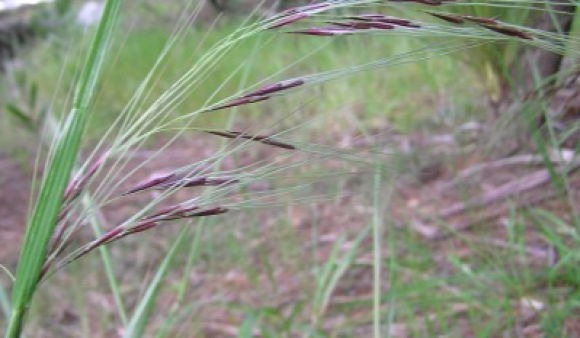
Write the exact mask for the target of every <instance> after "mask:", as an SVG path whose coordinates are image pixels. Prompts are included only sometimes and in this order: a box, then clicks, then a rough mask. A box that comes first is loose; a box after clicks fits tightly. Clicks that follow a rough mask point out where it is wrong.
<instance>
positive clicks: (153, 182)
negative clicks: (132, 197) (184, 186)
mask: <svg viewBox="0 0 580 338" xmlns="http://www.w3.org/2000/svg"><path fill="white" fill-rule="evenodd" d="M175 176H176V175H175V173H169V174H166V175H162V176H158V177H154V178H152V179H150V180H147V181H145V182H142V183H139V184H137V186H135V187H134V188H133V189H131V190H129V191H127V192H126V193H124V194H123V196H125V195H129V194H133V193H136V192H139V191H143V190H147V189H150V188H153V187H156V186H159V185H160V184H163V183H165V182H167V181H169V180H171V179H173V178H175Z"/></svg>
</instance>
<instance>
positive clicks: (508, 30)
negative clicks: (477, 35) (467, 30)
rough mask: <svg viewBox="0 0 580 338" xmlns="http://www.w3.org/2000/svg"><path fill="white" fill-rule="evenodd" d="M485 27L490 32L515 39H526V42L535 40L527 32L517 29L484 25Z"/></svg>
mask: <svg viewBox="0 0 580 338" xmlns="http://www.w3.org/2000/svg"><path fill="white" fill-rule="evenodd" d="M483 26H484V27H485V28H487V29H489V30H492V31H494V32H496V33H500V34H503V35H507V36H513V37H516V38H520V39H525V40H533V37H532V36H531V35H529V34H527V33H525V32H522V31H520V30H517V29H515V28H511V27H500V26H494V25H483Z"/></svg>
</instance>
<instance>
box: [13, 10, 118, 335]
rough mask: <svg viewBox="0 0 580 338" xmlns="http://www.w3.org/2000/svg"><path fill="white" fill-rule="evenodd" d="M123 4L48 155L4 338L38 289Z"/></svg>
mask: <svg viewBox="0 0 580 338" xmlns="http://www.w3.org/2000/svg"><path fill="white" fill-rule="evenodd" d="M120 3H121V0H108V1H107V3H106V5H105V9H104V11H103V16H102V19H101V22H100V24H99V27H98V29H97V32H96V33H95V37H94V39H93V43H92V45H91V49H90V51H89V53H88V58H87V62H86V67H85V69H84V71H83V74H82V76H81V78H80V81H79V83H78V86H77V91H76V93H75V97H74V102H73V109H72V110H71V112H70V114H69V116H68V117H67V119H66V121H65V123H64V126H63V129H62V134H61V135H62V136H61V138H60V139H59V140H58V143H57V145H56V147H55V151H54V153H53V156H52V157H51V158H50V159H49V161H50V162H49V165H48V169H47V172H46V174H45V176H44V179H43V182H42V185H41V187H40V192H39V197H38V200H37V202H36V205H35V208H34V211H33V213H32V217H31V218H30V221H29V223H28V226H27V228H26V234H25V237H24V244H23V246H22V252H21V254H20V259H19V263H18V270H17V272H16V281H15V284H14V290H13V293H12V299H13V301H12V303H13V309H12V316H11V318H10V321H9V325H8V329H7V331H6V338H19V337H20V336H21V333H22V329H23V324H24V318H25V316H26V313H27V311H28V308H29V307H30V303H31V301H32V297H33V295H34V293H35V292H36V289H37V287H38V283H39V277H40V274H41V271H42V268H43V265H44V261H45V259H46V254H47V249H48V244H49V242H50V239H51V237H52V234H53V232H54V228H55V226H56V220H57V217H58V214H59V212H60V210H61V208H62V196H64V191H65V189H66V186H67V185H68V182H69V180H70V176H71V172H72V170H73V167H74V165H75V162H76V158H77V156H78V152H79V149H80V145H81V141H82V136H83V133H84V131H85V124H86V121H87V114H88V112H87V110H88V106H89V104H90V102H91V100H92V98H93V96H94V91H95V86H96V84H97V80H98V77H99V74H100V70H101V68H102V65H103V60H104V55H105V53H106V50H107V47H108V45H109V44H110V41H111V39H112V28H113V26H114V24H115V22H116V17H117V14H118V12H119V7H120Z"/></svg>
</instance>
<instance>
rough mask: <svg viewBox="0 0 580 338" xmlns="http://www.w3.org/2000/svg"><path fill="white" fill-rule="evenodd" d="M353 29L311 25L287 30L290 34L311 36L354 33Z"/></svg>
mask: <svg viewBox="0 0 580 338" xmlns="http://www.w3.org/2000/svg"><path fill="white" fill-rule="evenodd" d="M354 32H355V31H354V30H352V29H347V28H338V27H333V26H330V27H313V28H306V29H302V30H298V31H291V32H288V33H290V34H300V35H312V36H340V35H349V34H352V33H354Z"/></svg>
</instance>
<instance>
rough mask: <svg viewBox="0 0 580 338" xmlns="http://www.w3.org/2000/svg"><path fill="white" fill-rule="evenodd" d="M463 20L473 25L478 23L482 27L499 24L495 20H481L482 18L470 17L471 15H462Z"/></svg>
mask: <svg viewBox="0 0 580 338" xmlns="http://www.w3.org/2000/svg"><path fill="white" fill-rule="evenodd" d="M463 19H465V20H469V21H471V22H475V23H480V24H483V25H497V24H499V21H497V20H495V19H492V18H482V17H477V16H472V15H464V16H463Z"/></svg>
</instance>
